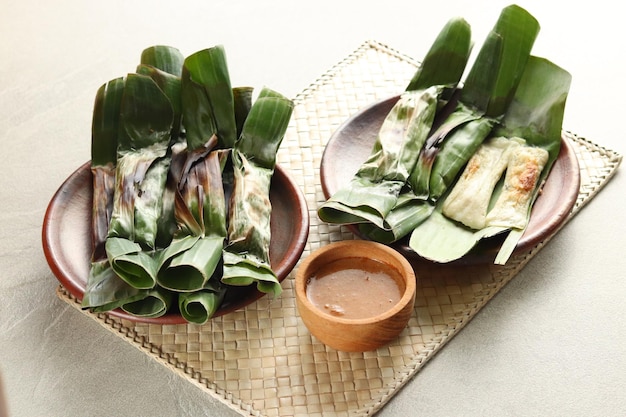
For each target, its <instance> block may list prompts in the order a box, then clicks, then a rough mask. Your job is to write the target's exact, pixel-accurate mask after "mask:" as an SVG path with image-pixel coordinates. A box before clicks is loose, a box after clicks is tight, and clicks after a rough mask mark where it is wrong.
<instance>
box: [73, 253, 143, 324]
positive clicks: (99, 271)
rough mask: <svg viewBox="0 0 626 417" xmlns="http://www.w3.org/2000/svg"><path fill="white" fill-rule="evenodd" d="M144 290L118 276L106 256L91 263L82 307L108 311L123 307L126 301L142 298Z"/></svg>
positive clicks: (96, 310)
mask: <svg viewBox="0 0 626 417" xmlns="http://www.w3.org/2000/svg"><path fill="white" fill-rule="evenodd" d="M142 292H143V290H141V289H138V288H135V287H133V286H132V285H130V284H128V283H127V282H126V281H124V280H123V279H121V278H120V277H118V276H117V274H116V273H115V271H113V268H111V264H110V263H109V260H108V259H106V258H105V259H103V260H100V261H96V262H93V263H92V264H91V268H90V270H89V276H88V278H87V286H86V288H85V293H84V295H83V299H82V301H81V307H82V308H92V309H93V311H94V312H97V313H99V312H106V311H110V310H114V309H116V308H118V307H121V305H122V304H124V302H126V301H135V300H139V299H141V298H142V297H143V294H142Z"/></svg>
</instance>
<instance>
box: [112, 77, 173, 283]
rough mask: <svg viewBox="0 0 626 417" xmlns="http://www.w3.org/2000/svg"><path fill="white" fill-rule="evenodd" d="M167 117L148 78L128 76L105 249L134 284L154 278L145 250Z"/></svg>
mask: <svg viewBox="0 0 626 417" xmlns="http://www.w3.org/2000/svg"><path fill="white" fill-rule="evenodd" d="M173 117H174V112H173V109H172V105H171V103H170V101H169V99H168V98H167V96H166V95H165V93H163V91H162V90H161V89H160V88H159V87H158V85H157V84H156V83H155V82H154V81H153V80H152V79H151V78H150V77H147V76H145V75H140V74H128V76H127V77H126V84H125V88H124V94H123V96H122V103H121V115H120V129H119V132H118V133H119V136H118V151H117V152H118V158H117V167H116V184H115V191H114V202H113V212H112V216H111V222H110V225H109V234H108V239H107V244H106V248H107V256H108V259H109V261H110V263H111V266H112V267H113V269H114V270H115V271H116V273H118V275H120V277H121V278H122V279H124V280H126V281H127V282H128V283H129V284H131V285H135V284H136V285H137V286H138V288H146V285H148V282H149V281H153V282H154V279H155V274H154V270H155V265H154V263H155V262H156V261H155V259H154V257H153V256H151V255H150V254H148V252H145V251H154V249H156V247H155V243H156V236H157V232H158V222H159V218H160V216H161V212H162V204H163V193H164V190H165V183H166V180H167V175H168V171H169V164H170V159H169V154H168V151H169V145H170V134H171V128H172V122H173ZM123 241H125V242H123ZM109 249H111V251H109Z"/></svg>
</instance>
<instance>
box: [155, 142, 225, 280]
mask: <svg viewBox="0 0 626 417" xmlns="http://www.w3.org/2000/svg"><path fill="white" fill-rule="evenodd" d="M227 157H228V151H226V150H213V151H209V152H208V153H207V154H206V155H205V156H203V157H201V158H199V159H196V160H195V161H194V163H193V164H192V165H189V166H188V171H186V172H184V173H183V174H182V180H181V184H179V190H178V193H177V194H176V202H177V205H176V216H177V219H178V222H179V228H180V233H178V234H177V236H176V237H175V238H174V239H173V241H172V242H171V243H170V245H169V246H168V248H167V249H165V251H163V253H162V254H161V259H160V266H159V272H158V276H157V280H158V283H159V285H160V286H162V287H164V288H168V289H171V290H175V291H179V292H190V291H197V290H200V289H202V288H204V287H205V286H206V285H207V282H208V281H209V280H210V279H211V278H212V277H213V276H214V275H215V274H217V278H216V279H219V278H220V277H221V275H222V271H221V269H219V267H220V266H221V261H222V250H223V247H224V241H225V239H226V197H225V194H224V186H223V183H222V171H223V170H224V166H225V164H226V160H227Z"/></svg>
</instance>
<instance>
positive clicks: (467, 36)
mask: <svg viewBox="0 0 626 417" xmlns="http://www.w3.org/2000/svg"><path fill="white" fill-rule="evenodd" d="M470 49H471V30H470V27H469V25H468V24H467V22H466V21H465V20H463V19H460V18H455V19H451V20H450V21H448V23H447V24H446V25H445V26H444V28H443V29H442V30H441V32H440V33H439V35H438V36H437V38H436V39H435V41H434V43H433V45H432V46H431V48H430V49H429V51H428V53H427V54H426V56H425V58H424V60H423V62H422V64H421V65H420V66H419V67H418V69H417V71H416V73H415V74H414V76H413V78H412V79H411V81H410V82H409V84H408V86H407V88H406V91H405V92H404V93H403V94H402V95H401V96H400V98H399V100H398V101H397V102H396V103H395V105H394V106H393V107H392V109H391V111H390V112H389V114H388V115H387V117H386V118H385V120H384V121H383V124H382V126H381V128H380V131H379V133H378V136H377V138H376V142H375V144H374V147H373V149H372V152H371V154H370V156H369V158H368V160H367V161H366V162H364V163H363V165H362V166H361V167H360V169H359V170H358V172H357V173H356V174H355V175H354V177H353V178H352V180H351V182H350V184H348V186H346V187H344V188H342V189H340V190H339V191H337V192H336V193H335V194H334V195H333V196H331V198H329V199H328V201H326V202H325V203H324V204H323V205H322V206H320V207H319V209H318V215H319V217H320V219H322V220H323V221H326V222H330V223H343V224H364V225H373V226H374V227H375V228H376V229H378V230H382V231H383V232H386V231H388V230H390V229H393V226H392V225H390V224H389V222H388V216H389V215H390V212H391V211H392V209H393V208H394V207H397V206H398V204H400V205H401V206H402V207H406V205H405V201H404V200H402V199H401V201H400V202H399V195H400V193H401V192H402V189H403V187H404V186H405V184H406V182H407V180H408V177H409V175H410V173H411V172H412V171H413V168H414V166H415V164H416V162H417V160H418V157H419V155H420V151H421V149H422V147H423V146H424V143H425V141H426V138H427V137H428V135H429V132H430V131H431V128H432V126H433V123H434V120H435V115H436V113H437V110H438V109H439V108H441V107H442V106H444V105H445V103H446V101H447V99H448V98H449V94H448V93H449V92H450V91H452V90H453V89H454V88H455V87H456V85H457V83H458V82H459V80H460V78H461V76H462V74H463V71H464V69H465V66H466V64H467V60H468V57H469V53H470ZM398 217H403V216H402V215H400V216H398ZM409 217H410V216H409ZM392 219H393V216H392ZM366 227H367V226H366Z"/></svg>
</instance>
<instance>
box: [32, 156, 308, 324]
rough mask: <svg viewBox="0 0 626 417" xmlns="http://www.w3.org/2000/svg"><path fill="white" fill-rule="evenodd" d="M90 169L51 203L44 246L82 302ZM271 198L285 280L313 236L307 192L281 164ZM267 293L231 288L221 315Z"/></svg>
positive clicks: (276, 262)
mask: <svg viewBox="0 0 626 417" xmlns="http://www.w3.org/2000/svg"><path fill="white" fill-rule="evenodd" d="M91 178H92V177H91V170H90V164H89V162H87V163H85V164H84V165H82V166H81V167H80V168H78V169H77V170H76V171H75V172H74V173H73V174H72V175H70V177H69V178H67V180H65V182H64V183H63V184H62V185H61V187H60V188H59V189H58V191H57V192H56V193H55V195H54V197H53V198H52V200H51V201H50V204H49V205H48V209H47V211H46V214H45V217H44V223H43V231H42V240H43V249H44V253H45V256H46V259H47V261H48V264H49V265H50V268H51V269H52V272H53V273H54V275H55V276H56V277H57V279H58V280H59V281H60V282H61V284H62V285H63V286H64V287H65V288H66V289H67V290H68V291H69V292H70V293H71V294H72V295H73V296H74V297H76V298H77V299H79V300H82V298H83V294H84V293H85V288H86V284H87V276H88V273H89V261H90V257H91V200H92V195H93V194H92V185H91V181H92V179H91ZM270 201H271V202H272V217H271V230H272V239H271V242H270V262H271V265H272V269H273V270H274V272H275V273H276V275H277V276H278V279H279V281H281V282H282V281H283V280H284V279H285V277H286V276H287V275H288V274H289V272H290V271H291V270H292V269H293V267H294V266H295V265H296V263H297V262H298V260H299V259H300V255H302V251H303V250H304V245H305V244H306V240H307V238H308V234H309V212H308V208H307V205H306V200H305V198H304V195H303V194H302V192H301V191H300V189H299V188H298V186H297V185H296V184H295V183H294V182H293V180H292V179H291V178H290V177H289V176H288V175H287V173H286V172H285V171H284V170H283V169H281V168H280V167H279V166H277V167H276V170H275V173H274V177H273V178H272V184H271V187H270ZM263 295H264V294H263V293H261V292H259V291H257V290H256V287H255V286H249V287H237V288H234V287H233V288H232V289H231V290H230V291H229V292H228V294H227V296H226V298H225V300H224V302H223V303H222V306H221V307H220V309H219V310H218V311H217V313H216V316H220V315H223V314H226V313H230V312H233V311H235V310H238V309H240V308H242V307H244V306H246V305H248V304H250V303H252V302H254V301H256V300H258V299H259V298H261V297H262V296H263ZM110 314H111V315H113V316H117V317H120V318H124V319H128V320H133V321H141V322H149V323H159V324H179V323H186V321H185V320H184V318H183V317H182V316H181V315H180V314H179V313H177V312H172V313H168V314H166V315H165V316H162V317H159V318H155V319H145V318H140V317H136V316H133V315H130V314H127V313H126V312H124V311H122V310H119V309H118V310H114V311H112V312H110Z"/></svg>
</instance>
